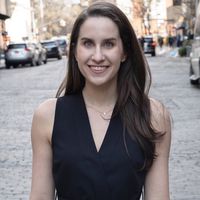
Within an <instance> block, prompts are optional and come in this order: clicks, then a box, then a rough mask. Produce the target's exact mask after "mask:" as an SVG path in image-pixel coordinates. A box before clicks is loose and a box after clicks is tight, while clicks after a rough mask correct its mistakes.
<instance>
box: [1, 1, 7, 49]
mask: <svg viewBox="0 0 200 200" xmlns="http://www.w3.org/2000/svg"><path fill="white" fill-rule="evenodd" d="M8 2H9V1H7V0H0V52H2V51H3V50H5V48H6V41H7V31H6V25H5V20H6V19H8V18H9V14H8Z"/></svg>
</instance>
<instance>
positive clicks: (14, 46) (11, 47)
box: [8, 44, 26, 49]
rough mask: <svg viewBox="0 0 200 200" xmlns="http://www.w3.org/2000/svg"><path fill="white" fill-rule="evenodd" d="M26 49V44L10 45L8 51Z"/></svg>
mask: <svg viewBox="0 0 200 200" xmlns="http://www.w3.org/2000/svg"><path fill="white" fill-rule="evenodd" d="M24 48H26V44H10V45H8V49H24Z"/></svg>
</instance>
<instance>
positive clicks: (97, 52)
mask: <svg viewBox="0 0 200 200" xmlns="http://www.w3.org/2000/svg"><path fill="white" fill-rule="evenodd" d="M92 60H93V61H95V62H102V61H104V60H105V56H104V55H103V52H102V50H101V49H100V48H98V47H97V48H96V49H95V51H94V53H93V55H92Z"/></svg>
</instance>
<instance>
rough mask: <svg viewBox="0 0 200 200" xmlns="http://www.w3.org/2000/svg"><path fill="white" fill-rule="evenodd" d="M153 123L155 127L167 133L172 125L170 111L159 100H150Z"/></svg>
mask: <svg viewBox="0 0 200 200" xmlns="http://www.w3.org/2000/svg"><path fill="white" fill-rule="evenodd" d="M150 106H151V121H152V125H153V127H154V128H155V129H156V130H158V131H161V132H166V129H168V128H169V127H168V126H170V123H171V115H170V112H169V110H168V109H167V108H166V107H165V106H164V105H163V104H162V103H161V102H160V101H158V100H156V99H154V98H150Z"/></svg>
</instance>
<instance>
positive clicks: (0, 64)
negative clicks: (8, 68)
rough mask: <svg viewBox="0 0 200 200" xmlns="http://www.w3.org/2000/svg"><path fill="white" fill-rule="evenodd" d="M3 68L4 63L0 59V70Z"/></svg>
mask: <svg viewBox="0 0 200 200" xmlns="http://www.w3.org/2000/svg"><path fill="white" fill-rule="evenodd" d="M3 67H5V61H4V59H0V68H3Z"/></svg>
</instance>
